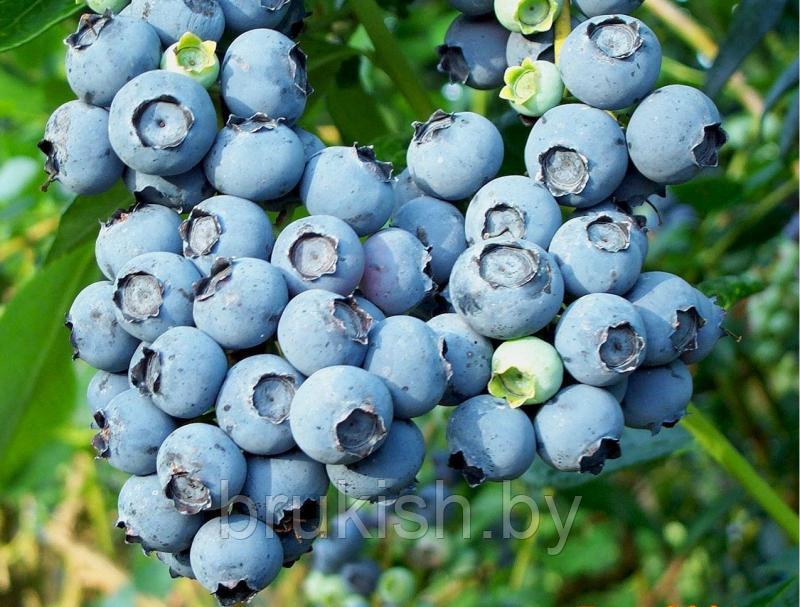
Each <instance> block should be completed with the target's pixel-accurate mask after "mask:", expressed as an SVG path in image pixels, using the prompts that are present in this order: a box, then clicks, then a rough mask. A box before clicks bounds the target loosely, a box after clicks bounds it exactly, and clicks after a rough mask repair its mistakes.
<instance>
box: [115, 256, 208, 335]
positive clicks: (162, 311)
mask: <svg viewBox="0 0 800 607" xmlns="http://www.w3.org/2000/svg"><path fill="white" fill-rule="evenodd" d="M199 278H200V272H198V271H197V268H195V267H194V265H193V264H192V262H191V261H189V260H188V259H185V258H184V257H181V256H180V255H176V254H175V253H145V254H144V255H139V256H138V257H134V258H133V259H131V260H130V261H129V262H127V263H125V264H124V265H123V266H122V267H121V268H120V270H119V272H118V273H117V278H116V280H115V281H114V295H113V299H114V314H115V315H116V317H117V321H118V322H119V323H120V326H121V327H122V328H123V329H125V330H126V331H127V332H128V333H130V334H131V335H133V336H134V337H136V338H137V339H141V340H142V341H146V342H153V341H155V339H156V338H157V337H158V336H159V335H161V334H162V333H164V332H165V331H166V330H167V329H171V328H172V327H182V326H191V325H193V324H194V319H193V318H192V285H193V284H194V283H195V281H197V280H198V279H199Z"/></svg>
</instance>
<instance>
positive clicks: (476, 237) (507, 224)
mask: <svg viewBox="0 0 800 607" xmlns="http://www.w3.org/2000/svg"><path fill="white" fill-rule="evenodd" d="M560 226H561V209H559V208H558V203H557V202H556V200H555V198H553V196H552V195H551V194H550V192H548V191H547V190H546V189H545V188H544V187H542V186H541V185H539V184H537V183H536V182H534V181H533V180H532V179H529V178H528V177H523V176H522V175H509V176H507V177H498V178H497V179H493V180H492V181H490V182H489V183H487V184H486V185H485V186H483V187H482V188H481V189H480V190H478V193H477V194H475V196H474V197H473V199H472V201H470V203H469V206H468V207H467V214H466V223H465V231H466V234H467V242H468V243H469V244H470V246H471V245H474V244H477V243H480V242H482V241H484V240H489V239H490V238H499V239H503V240H528V241H530V242H533V243H535V244H537V245H539V246H540V247H542V248H547V247H548V246H549V245H550V241H551V240H552V238H553V234H555V233H556V230H558V228H559V227H560Z"/></svg>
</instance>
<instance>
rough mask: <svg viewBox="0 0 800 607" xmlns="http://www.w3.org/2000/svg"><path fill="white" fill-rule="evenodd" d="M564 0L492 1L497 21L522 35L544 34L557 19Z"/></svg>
mask: <svg viewBox="0 0 800 607" xmlns="http://www.w3.org/2000/svg"><path fill="white" fill-rule="evenodd" d="M563 4H564V0H494V13H495V15H497V20H498V21H499V22H500V23H501V24H502V25H503V27H505V28H506V29H507V30H510V31H512V32H520V33H522V34H526V35H527V34H537V33H539V32H546V31H547V30H549V29H550V28H551V27H553V24H554V23H555V21H556V19H558V15H559V14H561V8H562V6H563Z"/></svg>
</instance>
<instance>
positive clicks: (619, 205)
mask: <svg viewBox="0 0 800 607" xmlns="http://www.w3.org/2000/svg"><path fill="white" fill-rule="evenodd" d="M648 205H649V203H648ZM642 207H643V205H640V206H638V207H637V208H635V209H634V208H631V206H630V205H629V204H627V203H624V202H612V200H606V201H605V202H601V203H600V204H596V205H594V206H591V207H588V208H585V209H576V210H575V212H574V213H572V215H571V219H575V218H578V217H590V218H591V219H590V220H588V221H593V220H597V219H601V218H602V217H603V216H604V215H608V214H610V215H611V216H612V217H615V218H617V219H622V217H621V216H625V217H626V218H627V219H624V220H623V221H624V223H625V224H626V225H627V226H628V227H629V229H628V230H627V233H628V236H629V238H630V245H631V246H632V247H635V248H638V249H639V252H640V253H641V256H642V260H645V259H646V258H647V252H648V250H649V249H650V242H649V241H648V239H647V223H648V220H647V219H646V218H645V217H644V216H643V215H642V214H641V213H642V212H647V211H646V210H643V208H642ZM648 208H649V207H648Z"/></svg>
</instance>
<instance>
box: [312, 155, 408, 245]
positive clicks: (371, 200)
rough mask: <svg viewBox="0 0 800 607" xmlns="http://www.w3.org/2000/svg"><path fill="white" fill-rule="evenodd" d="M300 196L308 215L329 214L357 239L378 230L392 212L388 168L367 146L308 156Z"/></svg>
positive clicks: (390, 177)
mask: <svg viewBox="0 0 800 607" xmlns="http://www.w3.org/2000/svg"><path fill="white" fill-rule="evenodd" d="M300 197H301V198H302V199H303V202H304V203H305V205H306V207H307V208H308V212H309V213H311V214H312V215H333V216H334V217H338V218H339V219H342V220H344V221H346V222H347V223H348V224H350V227H352V228H353V229H354V230H355V231H356V233H357V234H358V235H359V236H365V235H367V234H371V233H372V232H375V231H376V230H378V229H379V228H380V227H381V226H382V225H383V224H385V223H386V221H387V220H388V219H389V216H390V215H391V213H392V208H393V207H394V192H393V190H392V165H391V163H389V162H381V161H379V160H378V159H377V158H375V152H374V151H373V149H372V148H371V147H365V146H352V147H345V146H334V147H329V148H325V149H324V150H322V151H321V152H319V153H318V154H315V155H314V156H312V157H311V158H310V159H309V161H308V164H306V170H305V173H304V174H303V180H302V181H301V182H300Z"/></svg>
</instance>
